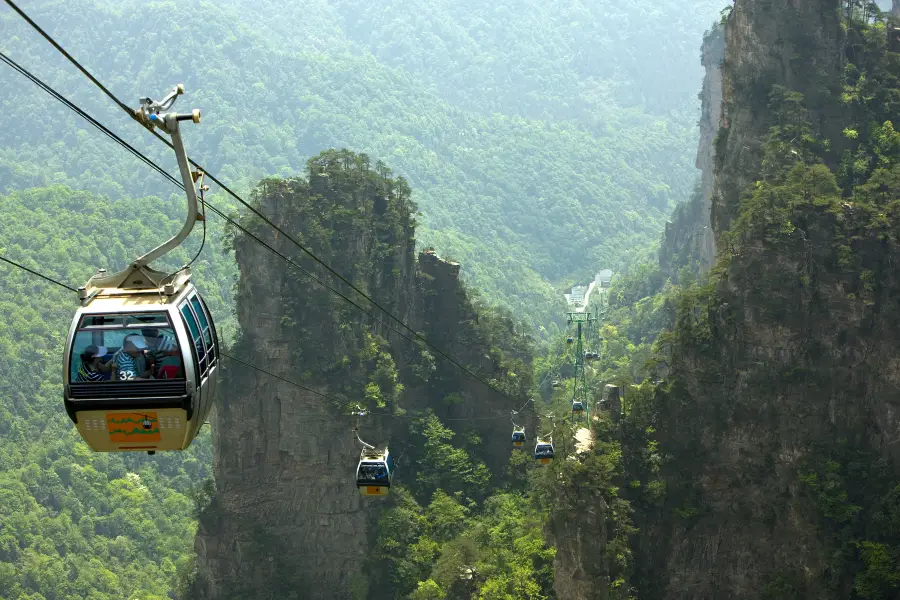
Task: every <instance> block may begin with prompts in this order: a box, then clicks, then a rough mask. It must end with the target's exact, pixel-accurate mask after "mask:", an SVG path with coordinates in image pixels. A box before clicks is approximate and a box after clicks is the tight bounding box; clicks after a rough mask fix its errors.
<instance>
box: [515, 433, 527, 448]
mask: <svg viewBox="0 0 900 600" xmlns="http://www.w3.org/2000/svg"><path fill="white" fill-rule="evenodd" d="M512 443H513V446H515V447H516V448H520V447H521V446H522V444H524V443H525V429H514V430H513V432H512Z"/></svg>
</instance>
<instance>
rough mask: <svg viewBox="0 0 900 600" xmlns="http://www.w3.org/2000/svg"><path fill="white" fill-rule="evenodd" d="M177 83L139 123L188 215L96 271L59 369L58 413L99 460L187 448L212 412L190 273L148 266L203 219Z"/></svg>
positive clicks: (211, 384) (205, 324)
mask: <svg viewBox="0 0 900 600" xmlns="http://www.w3.org/2000/svg"><path fill="white" fill-rule="evenodd" d="M182 93H184V86H182V85H179V86H177V87H176V88H175V90H173V91H172V92H170V93H169V94H168V95H167V96H166V97H165V98H164V99H163V100H162V101H161V102H153V101H152V100H150V99H149V98H144V99H142V100H141V109H140V110H139V111H136V117H137V118H138V119H139V120H141V121H142V122H143V123H144V124H145V125H147V127H148V128H150V129H152V128H153V127H159V128H160V129H162V130H163V131H165V132H166V133H168V134H170V135H171V136H172V142H173V146H174V148H175V156H176V158H177V159H178V166H179V169H180V170H181V175H182V178H183V180H184V184H185V191H186V193H187V199H188V214H187V218H186V220H185V223H184V226H183V227H182V228H181V231H179V232H178V233H177V234H176V235H175V236H174V237H173V238H172V239H170V240H169V241H167V242H165V243H164V244H162V245H160V246H159V247H157V248H156V249H154V250H151V251H150V252H149V253H147V254H145V255H144V256H141V257H140V258H138V259H137V260H135V261H134V262H133V263H132V264H131V265H129V266H128V268H126V269H125V270H123V271H121V272H120V273H115V274H113V275H107V274H106V271H105V270H104V269H100V270H99V271H98V272H97V274H96V275H94V276H93V277H91V279H90V280H88V282H87V283H86V284H85V286H84V287H82V288H79V290H78V294H79V298H80V299H81V308H80V309H78V311H77V312H76V313H75V317H74V318H73V320H72V325H71V327H70V328H69V335H68V338H67V342H66V350H65V356H64V365H63V390H64V405H65V409H66V412H67V413H68V415H69V418H71V419H72V421H73V422H74V423H75V424H76V427H77V429H78V433H79V434H81V437H82V438H84V441H85V442H87V444H88V445H89V446H90V447H91V449H93V450H95V451H98V452H123V451H146V452H148V453H149V454H153V453H155V452H156V451H157V450H184V449H185V448H187V447H188V446H189V445H190V444H191V441H192V440H193V439H194V437H196V435H197V433H198V432H199V431H200V428H201V427H202V426H203V423H204V422H205V421H206V418H207V416H208V414H209V411H210V409H211V408H212V406H213V400H214V398H215V391H216V378H217V373H218V369H219V341H218V337H217V335H216V328H215V325H214V323H213V321H212V316H211V315H210V313H209V310H208V309H207V307H206V303H205V302H204V301H203V298H202V297H201V296H200V294H199V293H198V292H197V290H196V289H195V288H194V286H193V284H192V283H191V272H190V269H189V268H188V267H183V268H182V269H180V270H178V271H176V272H175V273H167V272H162V271H156V270H154V269H152V268H150V266H149V264H150V263H151V262H152V261H154V260H156V259H158V258H160V257H161V256H163V255H165V254H166V253H167V252H169V251H170V250H172V249H174V248H176V247H177V246H178V245H179V244H181V242H182V241H184V240H185V239H186V238H187V236H188V235H189V234H190V232H191V230H192V229H193V227H194V224H195V223H196V222H197V221H198V220H202V219H203V217H202V216H201V215H200V214H199V212H198V210H197V190H196V188H195V185H196V181H197V180H198V179H200V180H201V183H200V190H201V194H202V192H203V191H204V190H205V189H206V188H205V187H204V186H203V185H202V173H199V172H198V173H196V174H194V173H192V172H191V170H190V163H189V162H188V159H187V155H186V154H185V151H184V145H183V144H182V141H181V134H180V132H179V129H178V125H179V123H180V122H181V121H187V120H190V121H193V122H194V123H198V122H199V121H200V111H198V110H194V111H193V112H192V113H191V114H190V115H184V114H177V113H168V114H164V115H160V114H159V113H160V111H161V110H162V111H165V110H168V109H169V108H170V107H171V106H172V104H173V103H174V102H175V99H176V98H177V97H178V96H179V95H180V94H182Z"/></svg>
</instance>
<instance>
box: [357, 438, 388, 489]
mask: <svg viewBox="0 0 900 600" xmlns="http://www.w3.org/2000/svg"><path fill="white" fill-rule="evenodd" d="M393 473H394V461H393V458H391V454H390V452H389V451H388V449H387V448H385V449H384V451H379V450H375V449H374V448H363V450H362V452H361V453H360V455H359V465H357V467H356V487H357V488H359V493H360V494H361V495H363V496H387V495H388V494H389V493H390V489H391V479H392V478H393Z"/></svg>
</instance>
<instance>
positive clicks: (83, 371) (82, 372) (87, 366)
mask: <svg viewBox="0 0 900 600" xmlns="http://www.w3.org/2000/svg"><path fill="white" fill-rule="evenodd" d="M104 356H106V346H94V345H91V346H88V347H87V348H85V349H84V351H83V352H82V353H81V366H80V367H78V375H77V377H76V380H77V381H107V380H109V379H110V378H111V377H112V376H111V373H112V371H113V370H114V369H116V368H118V365H117V364H116V363H115V361H112V360H111V361H109V362H106V363H104V362H103V357H104Z"/></svg>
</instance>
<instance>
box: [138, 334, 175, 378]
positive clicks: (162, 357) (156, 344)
mask: <svg viewBox="0 0 900 600" xmlns="http://www.w3.org/2000/svg"><path fill="white" fill-rule="evenodd" d="M141 334H142V335H143V336H144V340H146V342H147V347H148V348H147V353H146V357H147V359H148V360H149V361H150V368H151V369H152V370H153V376H154V377H156V378H157V379H177V378H181V377H184V375H183V374H182V373H181V350H180V349H179V348H178V342H177V341H176V340H175V336H174V335H172V334H170V333H166V332H164V331H160V330H159V329H156V328H152V329H141Z"/></svg>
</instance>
